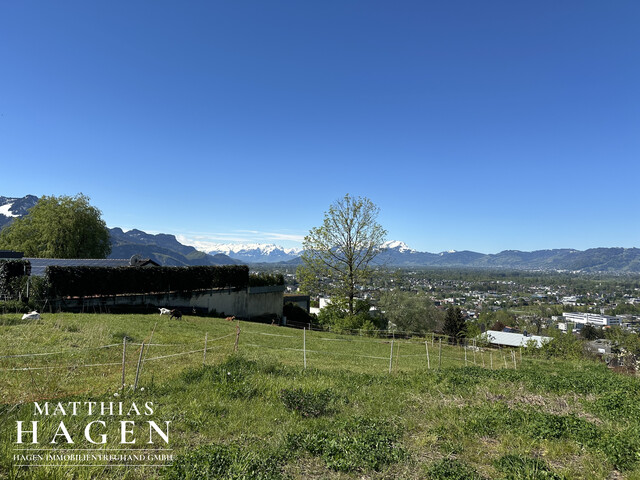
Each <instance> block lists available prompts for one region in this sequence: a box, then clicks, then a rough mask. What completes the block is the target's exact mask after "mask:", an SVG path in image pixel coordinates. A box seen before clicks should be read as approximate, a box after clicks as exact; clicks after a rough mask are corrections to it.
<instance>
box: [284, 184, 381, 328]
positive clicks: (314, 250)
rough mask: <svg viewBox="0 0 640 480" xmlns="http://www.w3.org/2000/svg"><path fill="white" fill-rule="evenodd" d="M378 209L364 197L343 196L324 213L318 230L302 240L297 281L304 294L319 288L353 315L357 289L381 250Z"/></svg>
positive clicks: (310, 232) (369, 271)
mask: <svg viewBox="0 0 640 480" xmlns="http://www.w3.org/2000/svg"><path fill="white" fill-rule="evenodd" d="M378 213H379V208H378V207H377V206H376V205H375V204H374V203H373V202H371V200H369V199H368V198H366V197H351V196H349V194H347V195H345V196H344V198H341V199H339V200H337V201H335V202H334V203H333V204H332V205H331V206H330V207H329V211H328V212H325V214H324V222H323V223H322V225H321V226H320V227H315V228H312V229H311V230H310V231H309V234H308V235H307V236H306V237H305V238H304V241H303V243H302V244H303V249H304V252H303V254H302V265H301V266H300V267H299V268H298V272H297V274H298V278H299V279H300V283H301V284H302V288H303V289H304V290H306V291H311V290H315V291H318V290H319V289H320V288H324V289H326V291H327V292H328V293H329V294H330V295H331V296H332V297H342V298H345V299H346V301H347V311H348V313H349V314H350V315H353V314H354V313H355V298H356V292H357V291H358V286H359V285H362V284H364V283H365V282H366V281H367V279H368V278H369V277H370V275H371V271H372V269H371V266H370V264H371V261H372V260H373V259H374V258H375V257H376V256H377V255H378V254H379V253H380V252H381V251H382V245H383V243H384V239H385V235H386V233H387V232H386V231H385V230H384V229H383V228H382V227H381V226H380V224H378V221H377V218H378Z"/></svg>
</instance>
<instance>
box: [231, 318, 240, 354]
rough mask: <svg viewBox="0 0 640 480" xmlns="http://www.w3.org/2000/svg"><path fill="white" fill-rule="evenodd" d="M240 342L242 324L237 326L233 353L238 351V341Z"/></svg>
mask: <svg viewBox="0 0 640 480" xmlns="http://www.w3.org/2000/svg"><path fill="white" fill-rule="evenodd" d="M239 340H240V322H238V323H237V324H236V343H234V344H233V351H234V352H237V351H238V341H239Z"/></svg>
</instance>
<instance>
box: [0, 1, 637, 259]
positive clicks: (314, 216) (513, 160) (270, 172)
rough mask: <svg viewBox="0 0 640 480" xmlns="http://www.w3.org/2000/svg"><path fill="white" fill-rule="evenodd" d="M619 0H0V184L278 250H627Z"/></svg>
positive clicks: (628, 15)
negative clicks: (343, 215)
mask: <svg viewBox="0 0 640 480" xmlns="http://www.w3.org/2000/svg"><path fill="white" fill-rule="evenodd" d="M639 25H640V2H639V1H637V0H616V1H613V2H608V1H604V0H598V1H589V0H575V1H569V0H562V1H558V0H542V1H528V2H524V1H522V2H521V1H513V0H504V1H492V0H486V1H476V0H469V1H456V0H452V1H427V0H420V1H393V2H392V1H385V2H381V1H375V0H363V1H355V0H354V1H349V0H347V1H337V0H335V1H333V0H330V1H322V2H305V1H298V0H295V1H293V0H292V1H263V0H255V1H248V0H247V1H231V0H229V1H225V2H220V1H215V2H214V1H193V2H175V1H172V2H168V1H155V0H154V1H145V2H142V1H135V0H134V1H127V2H119V1H118V2H116V1H110V2H92V1H91V2H87V1H84V0H82V1H76V2H69V1H64V0H62V1H55V2H51V1H28V2H19V1H4V2H2V3H0V195H4V196H16V197H18V196H24V195H27V194H34V195H38V196H41V195H63V194H64V195H74V194H76V193H79V192H82V193H84V194H86V195H88V196H89V197H90V198H91V201H92V204H94V205H95V206H97V207H98V208H100V209H101V210H102V212H103V217H104V219H105V221H106V222H107V224H108V225H109V226H110V227H116V226H119V227H123V228H125V229H130V228H139V229H141V230H145V231H148V232H156V233H157V232H163V233H173V234H176V235H180V238H182V239H184V238H185V237H186V238H189V239H191V240H193V241H195V240H198V241H210V242H223V241H225V240H234V241H241V240H245V241H247V240H248V241H261V242H274V243H279V244H282V245H284V246H295V245H299V243H296V239H300V238H301V237H302V236H304V235H305V234H306V233H307V232H308V230H309V229H310V228H311V227H313V226H317V225H319V224H320V223H321V222H322V218H323V213H324V212H325V211H326V210H327V208H328V206H329V205H330V204H331V203H332V202H333V201H334V200H336V199H337V198H339V197H342V196H343V195H344V194H346V193H350V194H351V195H355V196H358V195H360V196H366V197H369V198H370V199H371V200H372V201H373V202H374V203H376V204H377V205H378V206H379V207H380V209H381V213H380V217H379V221H380V223H381V224H382V225H383V226H384V227H385V228H386V229H387V230H388V232H389V234H388V238H389V239H395V240H402V241H404V242H406V243H407V244H408V245H409V246H410V247H412V248H415V249H418V250H422V251H430V252H439V251H443V250H449V249H455V250H474V251H478V252H483V253H494V252H498V251H501V250H505V249H518V250H537V249H546V248H560V247H567V248H568V247H571V248H577V249H581V250H583V249H586V248H590V247H598V246H606V247H612V246H622V247H640V188H639V185H640V28H639Z"/></svg>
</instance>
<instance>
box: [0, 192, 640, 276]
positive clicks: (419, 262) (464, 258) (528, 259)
mask: <svg viewBox="0 0 640 480" xmlns="http://www.w3.org/2000/svg"><path fill="white" fill-rule="evenodd" d="M37 201H38V198H37V197H35V196H33V195H27V196H26V197H22V198H8V197H0V229H1V228H3V227H4V226H5V225H8V224H9V223H10V222H11V221H12V220H13V219H14V218H17V217H21V216H23V215H26V214H27V212H28V210H29V208H31V207H33V205H35V204H36V202H37ZM109 231H110V233H111V244H112V251H111V255H110V256H109V258H130V257H131V256H133V255H141V256H142V257H144V258H151V259H152V260H155V261H156V262H158V263H159V264H161V265H172V266H184V265H228V264H236V263H272V264H276V263H282V264H289V265H296V264H299V263H300V254H301V251H300V250H299V249H285V248H282V247H279V246H277V245H273V244H247V245H238V244H219V245H215V246H214V247H213V248H212V249H211V250H210V251H209V253H205V252H201V251H198V250H196V249H195V248H194V247H191V246H187V245H183V244H182V243H180V242H178V240H176V237H175V236H173V235H166V234H162V233H160V234H157V235H152V234H149V233H145V232H143V231H141V230H135V229H134V230H129V231H128V232H125V231H123V230H122V229H121V228H112V229H110V230H109ZM376 263H377V264H379V265H388V266H393V267H455V268H491V269H512V270H514V269H515V270H556V271H558V270H561V271H562V270H564V271H581V272H611V273H640V249H638V248H592V249H589V250H584V251H579V250H573V249H554V250H537V251H534V252H521V251H518V250H505V251H503V252H500V253H496V254H483V253H477V252H471V251H462V252H456V251H449V252H441V253H428V252H419V251H416V250H414V249H412V248H409V247H408V246H407V245H406V244H405V243H403V242H401V241H391V242H387V243H386V244H385V250H384V252H383V253H382V254H380V255H379V256H378V257H376Z"/></svg>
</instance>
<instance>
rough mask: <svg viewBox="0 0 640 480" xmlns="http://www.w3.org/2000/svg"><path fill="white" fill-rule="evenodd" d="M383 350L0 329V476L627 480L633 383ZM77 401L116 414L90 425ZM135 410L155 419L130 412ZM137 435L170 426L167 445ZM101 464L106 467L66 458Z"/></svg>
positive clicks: (89, 321)
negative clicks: (148, 408) (42, 410)
mask: <svg viewBox="0 0 640 480" xmlns="http://www.w3.org/2000/svg"><path fill="white" fill-rule="evenodd" d="M238 325H239V328H240V333H239V336H238V335H237V326H238ZM205 337H206V345H207V351H206V358H205V355H204V347H205ZM123 338H126V344H127V346H126V350H125V351H124V353H125V355H124V357H125V358H124V360H125V382H124V383H125V387H124V389H123V388H122V361H123ZM236 339H237V340H238V352H237V353H234V344H235V342H236ZM143 342H144V343H145V344H146V345H149V344H150V345H149V346H148V347H147V348H145V349H144V351H142V355H141V344H142V343H143ZM425 342H426V345H425ZM391 347H392V341H391V339H387V338H375V337H374V338H369V337H363V336H345V335H335V334H331V333H328V332H306V333H304V332H303V331H301V330H294V329H288V328H282V327H276V326H271V325H261V324H255V323H249V322H239V323H238V324H236V323H232V322H227V321H225V320H224V319H215V318H204V317H195V316H185V317H184V319H183V320H182V321H176V320H172V321H170V320H169V319H168V318H167V317H165V316H163V317H161V316H159V315H106V314H103V315H97V314H93V315H91V314H64V313H60V314H53V315H44V316H43V319H42V320H39V321H22V320H20V316H19V315H2V316H0V414H1V417H0V431H1V433H2V437H1V443H0V478H42V479H48V478H60V479H63V478H168V479H174V478H194V479H195V478H246V479H252V478H265V479H266V478H268V479H280V478H317V479H320V478H329V479H331V478H354V479H355V478H358V479H359V478H389V479H395V478H407V479H412V478H415V479H418V478H431V479H448V478H450V479H469V478H471V479H473V478H476V479H482V478H495V479H555V478H557V479H560V478H567V479H574V478H575V479H577V478H585V479H606V478H612V479H614V478H629V479H632V478H640V388H639V387H640V382H638V380H637V379H636V378H635V377H630V376H623V375H620V374H616V373H613V372H611V371H609V370H607V368H606V367H605V366H604V365H602V364H598V363H594V362H589V361H586V360H585V361H563V360H559V359H551V360H543V359H539V358H533V357H529V356H527V355H526V354H525V355H524V356H522V355H521V352H520V351H515V352H513V354H512V352H509V351H497V350H492V351H491V350H480V349H477V350H472V349H469V350H466V351H465V350H463V349H461V348H460V347H454V346H448V345H446V344H444V345H443V346H442V348H441V349H440V345H439V342H438V339H437V338H435V339H432V338H431V337H430V336H429V337H427V338H426V339H417V338H413V339H394V340H393V357H391ZM427 352H428V354H429V359H427ZM465 355H466V359H465ZM305 362H306V369H305ZM203 363H204V365H203ZM139 364H140V369H139V371H138V388H137V390H136V391H134V389H133V384H134V383H135V378H136V370H138V368H137V367H138V365H139ZM390 368H391V372H390ZM47 401H48V402H49V404H50V406H51V412H49V413H50V415H37V414H36V410H35V406H34V402H38V405H39V406H40V407H42V405H43V404H44V403H45V402H47ZM58 402H61V404H62V405H63V407H64V408H65V409H66V410H65V412H64V413H66V415H63V414H62V413H63V412H62V411H61V410H60V409H58V410H57V411H56V407H55V405H57V404H58ZM68 402H76V405H77V406H78V411H77V414H76V415H72V414H71V413H70V412H71V410H70V409H71V407H70V404H69V403H68ZM85 402H96V404H97V405H98V404H100V402H102V403H103V404H105V405H108V404H109V403H110V402H113V403H114V405H117V404H118V403H119V402H122V404H123V406H124V410H125V412H124V414H123V415H119V414H118V413H117V412H116V413H115V414H114V415H108V413H109V412H106V413H105V412H101V413H100V414H98V413H97V412H96V411H94V412H92V413H91V414H90V413H89V412H88V411H87V408H86V405H88V403H85ZM145 402H151V403H152V404H153V414H152V415H149V416H147V415H146V414H145V413H140V415H138V414H137V412H135V411H134V412H133V413H132V411H131V408H130V407H131V404H132V403H135V404H136V405H137V406H143V405H145ZM96 408H97V407H96ZM116 409H117V407H116ZM127 410H129V411H128V412H127ZM140 410H142V408H140ZM54 413H55V415H54ZM126 413H129V415H126ZM34 420H37V421H39V424H38V427H37V430H38V442H39V443H37V444H33V443H30V442H31V441H32V435H31V434H29V433H25V434H23V435H24V438H23V440H24V443H22V444H18V443H16V441H17V423H16V422H18V421H22V422H24V423H23V424H22V425H24V428H23V429H24V430H26V431H29V430H30V429H31V422H32V421H34ZM122 420H127V421H128V420H131V421H135V426H134V425H133V424H131V425H130V428H131V433H130V434H127V433H126V432H125V437H124V440H126V441H131V440H132V439H133V438H135V439H136V442H135V443H132V444H124V443H121V442H122V440H123V438H122V437H121V436H122V435H123V433H122V430H121V424H120V422H121V421H122ZM147 420H153V421H154V422H156V423H157V425H158V426H159V427H160V428H161V430H162V431H164V430H165V428H166V423H165V422H170V426H169V427H168V431H169V435H168V436H169V442H168V443H167V442H164V441H163V440H162V437H161V436H160V435H159V434H155V433H157V432H155V433H154V434H153V435H152V434H150V431H151V430H150V427H148V426H147ZM61 421H62V422H63V423H64V425H65V428H66V429H67V431H68V434H69V436H70V437H71V438H72V440H73V441H74V443H73V444H69V443H67V440H66V437H64V436H63V435H62V434H61V433H60V432H61V430H60V427H59V424H60V422H61ZM96 421H104V424H103V425H102V424H96V425H94V426H93V427H92V428H93V430H92V431H91V434H90V437H92V439H93V440H94V441H96V440H97V439H98V438H101V437H100V434H105V435H106V439H105V443H103V444H92V443H90V442H89V441H88V440H87V439H86V438H85V437H84V430H85V428H86V426H87V425H88V424H89V423H90V422H96ZM127 428H129V427H127ZM56 434H57V435H56ZM150 436H151V439H152V440H154V443H148V440H149V437H150ZM52 439H55V440H56V441H57V442H56V443H51V440H52ZM97 453H100V454H103V455H106V454H113V455H115V456H119V457H118V458H115V459H114V458H112V459H111V460H105V459H104V458H103V457H99V458H98V459H97V460H96V459H93V460H91V461H89V460H87V459H86V457H85V458H82V459H80V460H78V458H73V455H76V456H79V455H96V454H97ZM34 454H37V455H41V456H43V457H44V456H46V455H52V456H53V459H51V458H49V459H46V460H42V459H39V460H34V459H33V458H31V457H29V455H34ZM138 454H139V455H140V456H142V457H144V455H146V456H147V461H143V460H142V459H141V458H133V459H132V458H130V457H132V456H133V455H138ZM65 455H66V456H65ZM162 455H167V456H168V455H171V458H170V460H163V457H162ZM165 458H166V457H165ZM80 464H81V465H82V466H75V465H80ZM23 465H30V466H23ZM89 465H90V466H89Z"/></svg>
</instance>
